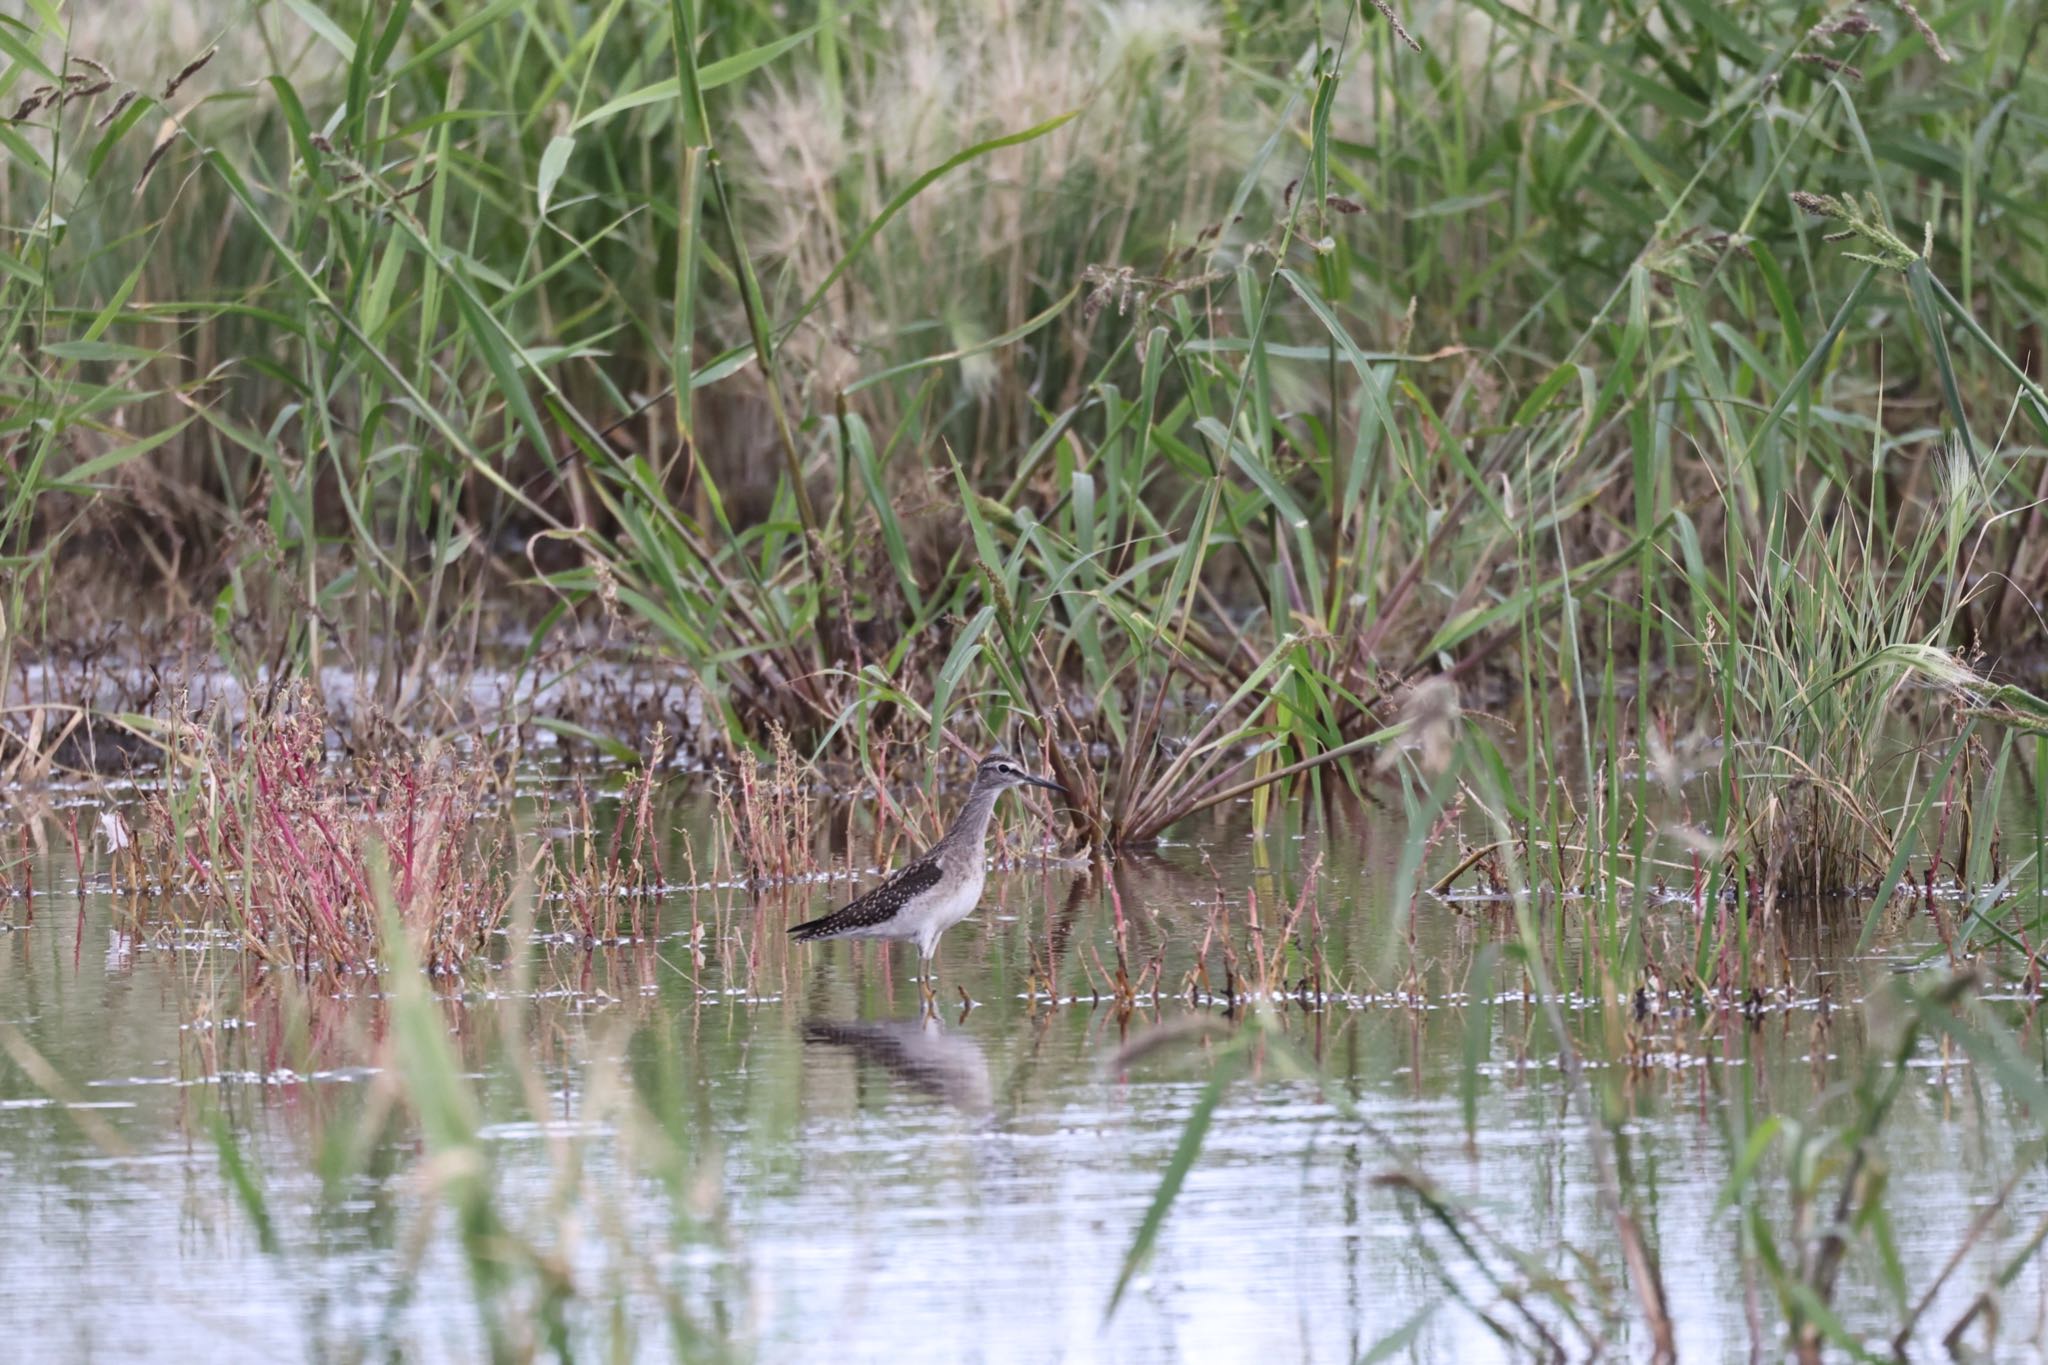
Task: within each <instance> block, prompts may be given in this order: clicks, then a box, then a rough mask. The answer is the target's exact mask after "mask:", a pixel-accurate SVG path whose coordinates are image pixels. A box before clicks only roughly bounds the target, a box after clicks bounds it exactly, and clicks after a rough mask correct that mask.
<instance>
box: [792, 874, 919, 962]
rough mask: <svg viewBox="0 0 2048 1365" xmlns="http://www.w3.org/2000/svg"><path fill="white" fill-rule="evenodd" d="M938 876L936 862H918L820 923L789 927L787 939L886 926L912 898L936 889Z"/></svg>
mask: <svg viewBox="0 0 2048 1365" xmlns="http://www.w3.org/2000/svg"><path fill="white" fill-rule="evenodd" d="M939 876H940V872H939V864H938V860H937V859H935V858H919V859H918V860H917V861H916V862H914V863H911V864H909V865H907V866H906V867H904V869H903V870H902V871H901V872H898V873H897V874H896V875H895V876H893V877H891V878H889V880H888V881H886V882H883V883H882V884H881V885H880V886H878V887H876V888H875V889H874V890H872V891H870V892H868V893H867V894H866V895H865V896H862V897H861V898H860V899H859V900H856V901H853V902H851V903H849V904H847V905H844V906H841V907H840V908H839V909H837V910H834V911H833V912H832V913H831V914H829V915H827V916H825V917H824V918H823V919H814V920H812V921H810V922H809V923H808V924H799V925H796V926H794V927H792V928H791V929H790V931H789V936H790V937H791V938H793V939H795V940H797V941H798V942H799V943H803V942H808V941H809V940H811V939H814V938H837V937H839V936H840V935H841V934H850V933H853V932H854V931H856V930H859V929H873V928H875V927H876V926H878V925H883V924H887V923H888V922H889V921H890V920H892V919H895V918H896V916H898V915H900V914H902V913H903V907H904V906H906V905H908V904H910V902H911V900H912V899H913V898H914V897H916V896H918V895H919V894H921V893H923V892H926V891H929V890H931V889H932V888H933V887H934V886H937V885H938V884H939Z"/></svg>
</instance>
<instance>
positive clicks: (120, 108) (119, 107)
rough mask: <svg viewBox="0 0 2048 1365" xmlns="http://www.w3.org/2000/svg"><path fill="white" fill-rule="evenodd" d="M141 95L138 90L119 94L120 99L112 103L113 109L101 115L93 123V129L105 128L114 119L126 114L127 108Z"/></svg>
mask: <svg viewBox="0 0 2048 1365" xmlns="http://www.w3.org/2000/svg"><path fill="white" fill-rule="evenodd" d="M141 95H142V92H141V91H140V90H124V91H123V92H121V98H119V99H117V100H115V101H114V107H113V108H111V109H109V110H107V112H106V113H104V114H101V115H100V117H99V121H98V122H96V123H94V124H93V127H95V128H104V127H106V126H107V125H108V124H110V123H112V122H113V121H114V120H115V119H117V118H119V117H121V115H122V114H124V113H126V112H127V111H128V106H129V105H131V104H133V103H135V101H136V100H137V99H138V98H140V97H141Z"/></svg>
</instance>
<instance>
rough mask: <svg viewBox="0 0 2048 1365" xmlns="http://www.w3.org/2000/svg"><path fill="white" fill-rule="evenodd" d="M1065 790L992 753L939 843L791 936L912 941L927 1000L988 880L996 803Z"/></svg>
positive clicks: (806, 939)
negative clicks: (1032, 792) (939, 958)
mask: <svg viewBox="0 0 2048 1365" xmlns="http://www.w3.org/2000/svg"><path fill="white" fill-rule="evenodd" d="M1023 786H1032V787H1045V788H1048V789H1050V790H1052V791H1056V792H1060V793H1062V794H1064V793H1065V792H1066V790H1067V789H1066V788H1065V787H1062V786H1061V785H1060V784H1059V783H1057V782H1053V781H1051V780H1049V779H1047V778H1043V777H1034V776H1033V775H1032V774H1030V773H1027V772H1025V771H1024V769H1022V768H1021V767H1019V766H1018V765H1017V763H1016V760H1014V759H1011V758H1008V757H1006V756H1004V755H1002V754H990V755H989V756H988V757H987V758H984V759H983V760H981V764H980V766H979V767H977V768H976V769H975V772H974V785H973V786H972V787H969V788H968V789H967V800H966V802H965V803H964V804H963V805H962V806H961V807H960V814H959V815H957V816H955V817H954V818H953V825H952V828H950V829H948V830H947V831H946V832H945V834H944V835H943V836H941V838H940V839H939V841H938V842H937V843H936V844H933V845H932V846H931V848H930V850H929V851H927V852H926V853H924V854H923V855H922V856H920V857H917V858H914V859H912V860H911V861H910V862H908V863H906V864H904V865H903V866H902V867H901V868H899V869H897V871H896V872H895V873H894V874H893V875H891V876H890V878H889V879H888V880H887V881H885V882H883V883H882V884H881V885H880V886H878V887H876V888H875V889H874V890H872V891H870V892H868V893H867V894H866V895H865V896H862V897H861V898H860V899H859V900H856V901H854V902H852V903H851V904H849V905H845V906H841V907H840V908H839V909H837V910H834V911H833V912H832V913H831V914H829V915H827V916H825V917H824V918H823V919H814V920H812V921H810V922H809V923H808V924H799V925H796V926H795V927H794V928H792V929H791V930H790V931H789V936H790V937H791V938H793V939H796V940H797V941H798V942H800V943H807V942H809V941H810V940H812V939H820V938H882V939H908V940H910V941H912V942H914V943H916V944H917V952H918V958H919V961H918V985H919V987H920V988H921V989H922V990H923V991H924V998H925V1000H926V1002H927V1003H929V1002H930V1000H931V999H932V988H931V985H930V983H929V974H930V968H931V960H932V951H933V950H934V949H935V948H937V947H938V946H939V935H941V934H943V933H945V932H946V931H947V930H948V929H950V928H952V927H953V926H954V925H956V924H958V923H959V922H960V921H961V920H963V919H966V918H967V916H968V915H970V914H972V913H973V911H974V907H975V905H976V903H977V902H979V901H980V900H981V886H982V883H983V882H984V881H985V880H987V877H988V855H987V843H988V817H989V814H990V812H992V811H994V810H995V808H996V798H997V797H998V796H1001V795H1002V794H1003V793H1004V792H1005V791H1006V790H1008V789H1009V788H1011V787H1023Z"/></svg>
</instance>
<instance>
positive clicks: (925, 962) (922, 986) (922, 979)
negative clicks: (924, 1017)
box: [917, 957, 939, 1011]
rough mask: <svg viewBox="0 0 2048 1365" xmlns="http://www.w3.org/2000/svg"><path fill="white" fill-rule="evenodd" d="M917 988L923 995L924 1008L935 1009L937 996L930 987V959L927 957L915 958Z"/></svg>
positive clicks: (937, 1002) (936, 1007)
mask: <svg viewBox="0 0 2048 1365" xmlns="http://www.w3.org/2000/svg"><path fill="white" fill-rule="evenodd" d="M917 989H918V992H919V993H920V994H921V995H922V996H923V997H924V1007H925V1009H927V1010H932V1011H935V1010H937V1009H938V1004H939V997H938V993H937V992H935V991H934V990H933V989H932V960H931V959H930V958H928V957H920V958H919V959H918V960H917Z"/></svg>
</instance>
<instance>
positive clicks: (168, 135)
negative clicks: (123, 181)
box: [131, 118, 178, 198]
mask: <svg viewBox="0 0 2048 1365" xmlns="http://www.w3.org/2000/svg"><path fill="white" fill-rule="evenodd" d="M177 136H178V121H177V120H176V119H168V118H167V119H165V120H164V122H163V126H162V127H161V128H159V129H157V133H156V146H154V147H152V148H150V149H149V159H148V160H147V161H144V162H143V163H142V174H140V175H138V176H136V177H135V188H134V190H132V191H131V193H132V194H134V195H135V196H136V197H137V198H140V197H141V195H142V188H143V186H145V185H147V184H148V183H149V177H150V176H151V174H153V173H154V172H155V170H156V163H157V162H159V161H162V160H163V159H164V153H165V152H168V151H170V150H171V144H172V143H173V142H175V141H176V140H177Z"/></svg>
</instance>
